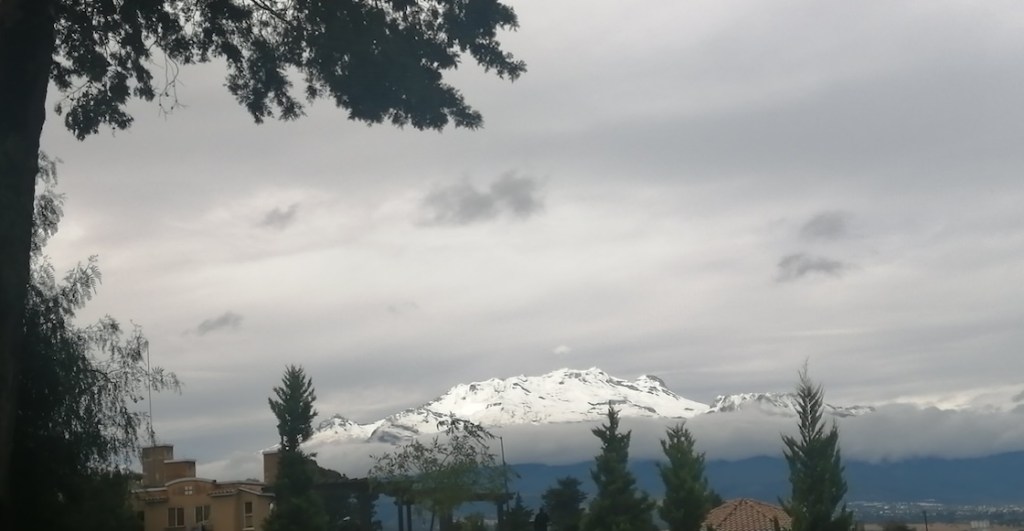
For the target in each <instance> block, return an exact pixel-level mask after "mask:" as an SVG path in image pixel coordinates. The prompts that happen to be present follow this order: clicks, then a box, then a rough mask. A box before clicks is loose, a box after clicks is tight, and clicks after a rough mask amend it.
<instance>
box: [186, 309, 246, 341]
mask: <svg viewBox="0 0 1024 531" xmlns="http://www.w3.org/2000/svg"><path fill="white" fill-rule="evenodd" d="M240 326H242V316H241V315H239V314H237V313H235V312H232V311H227V312H224V313H223V314H221V315H219V316H217V317H212V318H210V319H204V320H203V322H201V323H199V326H197V327H196V334H199V335H201V336H205V335H206V334H209V333H210V332H216V331H218V330H234V329H236V328H238V327H240Z"/></svg>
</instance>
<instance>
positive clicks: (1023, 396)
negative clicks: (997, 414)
mask: <svg viewBox="0 0 1024 531" xmlns="http://www.w3.org/2000/svg"><path fill="white" fill-rule="evenodd" d="M1012 400H1013V401H1014V402H1024V391H1021V392H1020V393H1017V394H1016V395H1013V399H1012Z"/></svg>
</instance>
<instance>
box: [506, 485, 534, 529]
mask: <svg viewBox="0 0 1024 531" xmlns="http://www.w3.org/2000/svg"><path fill="white" fill-rule="evenodd" d="M504 524H505V527H504V529H503V530H502V531H533V510H532V509H530V508H529V507H527V506H526V504H524V503H523V497H522V496H521V495H520V494H519V493H518V492H517V493H516V497H515V499H514V501H513V502H512V506H511V507H509V509H508V511H507V512H506V513H505V521H504Z"/></svg>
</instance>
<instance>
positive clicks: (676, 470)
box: [658, 424, 714, 531]
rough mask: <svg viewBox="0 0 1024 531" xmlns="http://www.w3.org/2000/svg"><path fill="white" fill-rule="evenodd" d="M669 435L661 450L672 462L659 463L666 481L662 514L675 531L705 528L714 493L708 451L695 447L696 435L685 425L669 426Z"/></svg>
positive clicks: (661, 508) (662, 477)
mask: <svg viewBox="0 0 1024 531" xmlns="http://www.w3.org/2000/svg"><path fill="white" fill-rule="evenodd" d="M666 436H667V439H662V441H661V449H662V451H664V453H665V457H666V458H667V459H668V463H667V464H664V463H658V472H659V473H660V474H661V480H662V482H663V483H664V484H665V499H664V500H662V502H661V506H660V507H659V508H658V516H660V517H661V519H662V520H664V521H665V523H667V524H668V528H669V529H670V530H671V531H701V525H702V524H703V523H704V518H705V517H706V516H707V514H708V511H710V510H711V503H712V500H713V496H714V493H713V492H712V491H711V490H710V488H708V480H707V477H706V476H705V474H704V454H703V453H698V452H697V450H696V449H695V448H694V442H695V441H694V438H693V435H692V434H691V433H690V430H688V429H687V428H686V425H685V424H677V425H675V426H673V427H671V428H669V429H668V431H667V432H666Z"/></svg>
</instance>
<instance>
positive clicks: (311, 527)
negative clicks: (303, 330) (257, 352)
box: [264, 365, 328, 531]
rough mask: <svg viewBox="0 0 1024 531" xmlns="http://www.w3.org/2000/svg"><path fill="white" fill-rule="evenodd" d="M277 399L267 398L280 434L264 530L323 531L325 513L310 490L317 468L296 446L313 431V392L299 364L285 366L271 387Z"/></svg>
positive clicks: (314, 397) (324, 529) (325, 527)
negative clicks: (272, 504)
mask: <svg viewBox="0 0 1024 531" xmlns="http://www.w3.org/2000/svg"><path fill="white" fill-rule="evenodd" d="M274 394H275V395H276V396H277V399H276V400H275V399H274V398H269V399H268V402H269V403H270V409H271V410H272V411H273V412H274V416H276V417H277V431H278V434H279V435H280V436H281V451H280V452H279V456H278V459H279V461H278V465H277V478H276V479H275V480H274V485H273V489H274V496H275V507H274V510H273V511H272V512H271V513H270V516H268V517H267V520H266V524H265V525H264V529H266V530H267V531H326V530H327V526H328V517H327V512H326V511H325V510H324V507H323V501H322V499H321V498H320V496H319V495H318V494H317V493H316V492H315V491H314V489H313V488H314V484H315V483H316V475H317V471H318V470H319V469H318V467H317V466H316V465H315V463H312V462H311V458H310V457H309V456H307V455H306V454H305V453H303V452H302V449H301V448H300V445H301V444H302V443H303V442H305V441H306V440H308V439H309V438H310V436H311V435H312V433H313V417H315V416H316V410H315V409H314V408H313V401H315V400H316V392H315V391H314V390H313V381H312V379H310V378H309V377H307V376H306V372H305V371H304V370H303V369H302V367H298V366H295V365H289V366H288V367H287V368H286V369H285V372H284V377H283V378H282V379H281V385H280V386H279V387H274Z"/></svg>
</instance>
